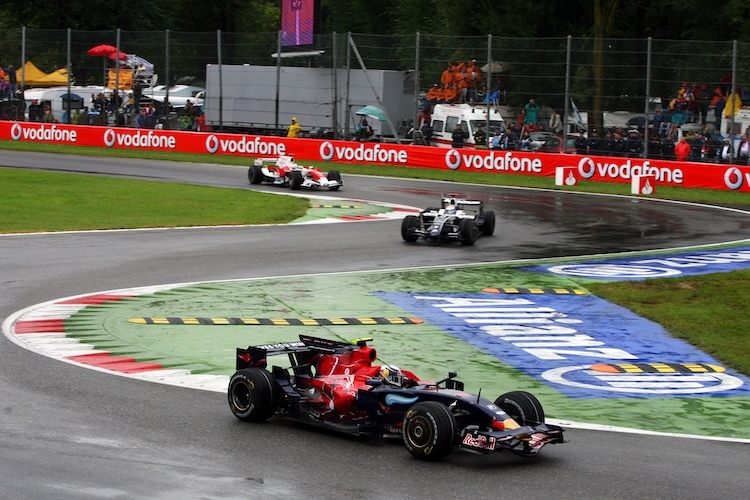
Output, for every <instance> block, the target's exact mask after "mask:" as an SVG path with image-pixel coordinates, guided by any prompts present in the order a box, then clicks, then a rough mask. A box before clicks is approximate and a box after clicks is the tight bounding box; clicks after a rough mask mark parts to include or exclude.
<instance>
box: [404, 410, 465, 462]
mask: <svg viewBox="0 0 750 500" xmlns="http://www.w3.org/2000/svg"><path fill="white" fill-rule="evenodd" d="M401 436H402V438H403V441H404V446H406V449H407V450H408V451H409V453H411V454H412V456H414V457H415V458H418V459H419V460H427V461H436V460H440V459H442V458H443V457H445V456H446V455H447V454H448V453H450V451H451V448H452V447H453V441H454V439H455V437H456V419H455V418H454V417H453V414H452V413H451V411H450V409H448V407H447V406H445V405H444V404H442V403H438V402H437V401H423V402H420V403H416V404H414V405H413V406H412V407H411V408H409V409H408V410H407V412H406V415H404V420H403V426H402V433H401Z"/></svg>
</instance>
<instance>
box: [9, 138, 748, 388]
mask: <svg viewBox="0 0 750 500" xmlns="http://www.w3.org/2000/svg"><path fill="white" fill-rule="evenodd" d="M0 149H7V150H19V151H36V152H46V153H55V154H78V155H88V156H102V150H101V149H99V148H84V147H71V146H55V145H48V144H29V143H19V142H15V141H0ZM106 153H107V156H108V157H122V158H140V159H152V160H169V161H182V162H198V163H217V164H225V165H237V166H243V167H247V166H248V164H249V163H250V162H249V159H248V158H241V157H223V156H216V157H214V156H207V155H191V154H180V153H154V152H147V151H135V150H117V149H113V150H107V151H106ZM0 162H1V161H0ZM310 163H312V164H316V162H310ZM317 165H319V166H321V168H324V169H330V168H331V167H332V165H331V164H330V163H322V162H321V163H317ZM336 169H337V170H339V171H341V172H344V173H351V174H363V175H380V176H391V177H407V178H415V179H417V178H418V179H431V180H443V181H451V182H470V183H477V184H488V185H499V186H522V187H532V188H548V189H555V186H554V185H553V182H552V181H551V179H549V178H540V177H532V176H521V175H511V174H487V173H479V172H455V171H440V170H430V169H417V168H403V167H388V166H380V165H378V166H370V165H350V164H337V165H336ZM0 179H1V180H2V182H1V183H0V215H1V216H2V217H0V232H4V233H9V232H28V231H59V230H63V229H103V228H130V227H170V226H175V225H182V226H185V225H214V224H256V223H257V224H263V223H281V222H287V221H289V220H293V219H296V218H297V217H299V216H301V215H302V214H304V212H305V210H306V208H307V202H306V201H304V200H298V199H296V198H291V197H286V196H274V195H270V194H264V193H257V192H251V191H248V190H239V189H237V190H233V189H223V188H210V187H199V186H188V185H182V184H169V183H161V182H159V183H154V182H151V181H131V180H125V179H109V178H105V177H93V176H85V175H78V174H52V173H44V172H29V171H21V170H17V169H0ZM629 187H630V186H629V184H610V183H594V182H581V183H580V184H578V185H576V186H574V187H566V188H565V190H566V191H572V190H575V191H582V192H583V191H587V192H596V193H607V194H621V195H622V194H629ZM658 195H659V197H660V198H665V199H671V200H680V201H691V202H697V203H707V204H715V205H724V206H734V207H741V208H750V196H748V195H747V194H746V193H735V192H725V191H715V190H708V189H682V188H673V187H665V186H660V187H659V190H658ZM586 286H587V288H589V289H590V290H591V291H592V292H593V293H596V294H597V295H599V296H600V297H603V298H605V299H606V300H609V301H611V302H613V303H617V304H619V305H622V306H624V307H626V308H628V309H631V310H632V311H634V312H635V313H637V314H639V315H640V316H643V317H646V318H648V319H651V320H652V321H655V322H657V323H659V324H661V325H662V326H664V327H665V328H666V329H667V330H668V331H669V332H670V333H672V334H673V335H674V336H676V337H678V338H682V339H685V340H686V341H688V342H690V343H691V344H693V345H695V346H697V347H698V348H700V349H701V350H703V351H705V352H707V353H709V354H711V355H713V356H715V357H716V358H717V359H718V360H720V361H721V362H722V363H724V364H726V365H727V366H730V367H732V368H733V369H735V370H737V371H739V372H742V373H744V374H746V375H750V333H748V332H750V314H748V311H750V270H747V271H738V272H732V273H717V274H712V275H706V276H697V277H689V278H675V279H660V280H647V281H643V282H620V283H611V284H610V283H606V284H587V285H586Z"/></svg>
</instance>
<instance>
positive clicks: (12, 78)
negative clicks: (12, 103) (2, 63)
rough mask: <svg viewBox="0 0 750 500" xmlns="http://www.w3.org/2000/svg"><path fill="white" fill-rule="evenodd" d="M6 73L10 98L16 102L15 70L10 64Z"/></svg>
mask: <svg viewBox="0 0 750 500" xmlns="http://www.w3.org/2000/svg"><path fill="white" fill-rule="evenodd" d="M6 73H7V75H8V84H9V86H10V88H9V91H10V98H11V99H12V100H16V97H17V95H16V92H18V77H17V75H16V68H14V67H13V65H12V64H11V65H10V66H8V71H7V72H6Z"/></svg>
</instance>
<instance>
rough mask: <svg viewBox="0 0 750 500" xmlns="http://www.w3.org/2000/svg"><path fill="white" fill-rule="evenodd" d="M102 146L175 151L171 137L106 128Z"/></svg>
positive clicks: (174, 139) (175, 143) (175, 141)
mask: <svg viewBox="0 0 750 500" xmlns="http://www.w3.org/2000/svg"><path fill="white" fill-rule="evenodd" d="M104 145H105V146H107V147H108V148H114V147H118V148H133V147H135V148H144V149H175V148H176V147H177V139H176V138H175V137H174V136H171V135H166V134H157V133H155V132H154V131H153V130H149V131H148V132H144V131H141V130H138V131H137V132H131V131H126V130H120V131H117V130H115V129H111V128H108V129H107V130H105V131H104Z"/></svg>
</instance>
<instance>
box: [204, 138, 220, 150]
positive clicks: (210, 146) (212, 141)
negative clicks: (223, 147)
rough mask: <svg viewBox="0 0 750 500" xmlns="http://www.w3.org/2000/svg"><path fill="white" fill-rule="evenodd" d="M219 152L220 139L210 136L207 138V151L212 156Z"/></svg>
mask: <svg viewBox="0 0 750 500" xmlns="http://www.w3.org/2000/svg"><path fill="white" fill-rule="evenodd" d="M218 150H219V139H218V138H217V137H216V136H215V135H209V136H208V137H206V151H208V152H209V153H211V154H214V153H216V152H217V151H218Z"/></svg>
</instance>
